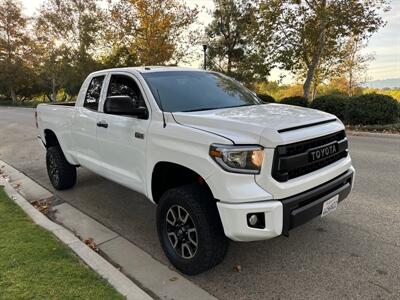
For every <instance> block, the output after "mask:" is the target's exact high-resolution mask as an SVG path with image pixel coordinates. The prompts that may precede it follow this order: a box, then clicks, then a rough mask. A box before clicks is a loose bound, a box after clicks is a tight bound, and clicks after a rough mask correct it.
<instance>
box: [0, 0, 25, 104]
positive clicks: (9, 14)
mask: <svg viewBox="0 0 400 300" xmlns="http://www.w3.org/2000/svg"><path fill="white" fill-rule="evenodd" d="M26 27H27V18H26V17H25V16H23V15H22V8H21V3H20V2H18V1H15V0H2V1H1V2H0V88H1V90H3V91H4V92H5V93H6V94H9V95H10V96H11V98H12V101H13V103H16V101H17V91H18V89H19V88H21V87H22V86H23V85H24V84H25V83H27V82H26V78H25V76H24V73H25V71H26V69H27V62H26V58H27V56H28V55H29V52H30V49H29V46H30V43H31V41H30V39H29V37H28V34H27V29H26Z"/></svg>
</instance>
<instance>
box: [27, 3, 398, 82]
mask: <svg viewBox="0 0 400 300" xmlns="http://www.w3.org/2000/svg"><path fill="white" fill-rule="evenodd" d="M42 1H43V0H22V3H23V6H24V11H25V13H26V14H27V15H29V16H32V15H33V14H34V12H35V10H36V9H37V8H38V7H39V5H40V3H42ZM182 1H185V2H186V3H187V4H188V5H189V6H191V7H194V6H196V5H198V6H199V7H200V8H201V7H203V8H204V9H206V10H212V9H213V8H214V5H213V0H182ZM391 7H392V9H391V11H389V12H387V13H384V14H383V18H384V20H385V21H386V22H387V24H386V26H385V27H384V28H381V29H380V30H379V31H378V32H377V33H375V34H374V35H373V36H372V38H371V39H370V40H369V43H368V46H367V48H366V49H364V53H366V54H373V55H374V57H375V60H374V61H372V62H371V63H370V65H369V69H368V71H367V74H366V79H367V80H368V81H370V80H383V79H391V78H400V0H392V1H391ZM199 21H200V22H201V23H202V24H203V26H206V25H207V24H208V23H209V22H210V21H211V17H210V15H208V14H207V13H206V12H205V11H203V12H202V13H201V14H200V15H199ZM199 51H201V45H199ZM191 65H192V66H196V67H198V66H200V65H201V61H193V62H192V63H191ZM282 74H285V75H287V72H283V71H282V70H279V69H275V70H273V71H272V74H271V78H270V79H271V80H277V79H278V78H279V77H280V75H282Z"/></svg>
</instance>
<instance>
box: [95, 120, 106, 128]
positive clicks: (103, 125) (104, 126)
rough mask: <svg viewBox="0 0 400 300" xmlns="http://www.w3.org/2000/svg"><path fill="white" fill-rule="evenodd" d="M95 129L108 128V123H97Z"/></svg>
mask: <svg viewBox="0 0 400 300" xmlns="http://www.w3.org/2000/svg"><path fill="white" fill-rule="evenodd" d="M97 127H103V128H108V123H107V122H106V121H100V122H97Z"/></svg>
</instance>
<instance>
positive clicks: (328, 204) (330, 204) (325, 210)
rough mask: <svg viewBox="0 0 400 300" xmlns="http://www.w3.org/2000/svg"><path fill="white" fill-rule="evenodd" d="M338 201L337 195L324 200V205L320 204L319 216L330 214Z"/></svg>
mask: <svg viewBox="0 0 400 300" xmlns="http://www.w3.org/2000/svg"><path fill="white" fill-rule="evenodd" d="M338 203H339V195H336V196H335V197H333V198H331V199H329V200H326V201H325V202H324V205H323V206H322V214H321V217H325V216H326V215H327V214H330V213H331V212H333V211H334V210H336V208H337V206H338Z"/></svg>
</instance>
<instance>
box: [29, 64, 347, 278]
mask: <svg viewBox="0 0 400 300" xmlns="http://www.w3.org/2000/svg"><path fill="white" fill-rule="evenodd" d="M36 116H37V124H38V128H39V132H40V136H39V137H40V139H41V141H42V143H43V144H44V146H45V148H46V149H47V154H46V162H47V170H48V174H49V178H50V181H51V183H52V184H53V186H54V187H55V188H56V189H67V188H71V187H73V186H74V184H75V182H76V168H77V167H80V166H82V167H85V168H87V169H90V170H92V171H93V172H95V173H97V174H100V175H101V176H104V177H106V178H108V179H110V180H113V181H115V182H117V183H119V184H122V185H124V186H126V187H128V188H130V189H132V190H134V191H136V192H139V193H142V194H144V195H145V196H146V197H147V198H148V199H149V200H150V201H152V202H153V203H154V204H156V205H157V218H156V219H157V230H158V235H159V239H160V242H161V245H162V248H163V250H164V251H165V254H166V256H167V257H168V259H169V260H170V261H171V263H172V264H173V265H174V266H175V267H176V268H177V269H179V270H180V271H182V272H183V273H186V274H198V273H201V272H203V271H205V270H208V269H210V268H212V267H213V266H215V265H216V264H218V263H219V262H221V261H222V260H223V258H224V256H225V254H226V251H227V248H228V238H229V239H231V240H234V241H255V240H265V239H271V238H274V237H276V236H280V235H285V236H287V235H288V233H289V231H290V230H291V229H292V228H294V227H297V226H299V225H301V224H303V223H305V222H307V221H308V220H310V219H312V218H314V217H317V216H324V215H326V214H327V213H329V212H331V211H333V210H334V209H336V207H337V204H338V203H339V202H341V201H342V200H344V199H345V198H346V197H347V195H348V194H349V193H350V191H351V189H352V186H353V177H354V173H355V171H354V168H353V167H352V164H351V159H350V156H349V153H348V142H347V138H346V135H345V131H344V126H343V124H342V123H341V122H340V121H339V120H338V119H337V118H336V117H335V116H333V115H330V114H327V113H324V112H321V111H317V110H312V109H308V108H300V107H295V106H290V105H281V104H264V103H262V102H261V101H260V100H259V99H258V98H257V96H256V95H255V94H254V93H253V92H251V91H249V90H248V89H246V88H245V87H244V86H243V85H241V84H240V83H238V82H237V81H235V80H233V79H231V78H229V77H226V76H224V75H222V74H219V73H215V72H209V71H203V70H197V69H184V68H174V67H140V68H122V69H110V70H103V71H98V72H95V73H92V74H90V75H89V76H88V77H87V79H86V80H85V82H84V83H83V85H82V87H81V89H80V92H79V95H78V98H77V101H76V104H73V103H72V104H68V103H67V104H64V105H49V104H41V105H39V106H38V108H37V111H36Z"/></svg>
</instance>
